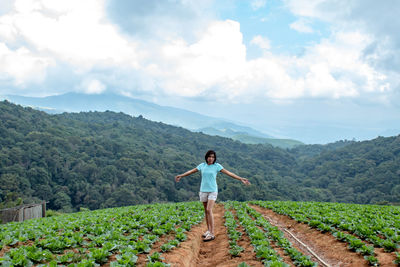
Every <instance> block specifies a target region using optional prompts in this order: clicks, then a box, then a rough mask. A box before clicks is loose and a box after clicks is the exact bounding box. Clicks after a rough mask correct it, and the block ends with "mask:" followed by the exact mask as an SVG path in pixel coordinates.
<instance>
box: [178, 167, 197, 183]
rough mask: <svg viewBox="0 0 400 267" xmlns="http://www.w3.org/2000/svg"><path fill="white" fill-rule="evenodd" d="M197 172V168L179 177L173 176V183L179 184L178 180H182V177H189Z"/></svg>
mask: <svg viewBox="0 0 400 267" xmlns="http://www.w3.org/2000/svg"><path fill="white" fill-rule="evenodd" d="M198 171H199V170H198V169H197V168H194V169H192V170H190V171H187V172H185V173H182V174H179V175H177V176H175V182H179V180H180V179H182V177H185V176H188V175H191V174H193V173H195V172H198Z"/></svg>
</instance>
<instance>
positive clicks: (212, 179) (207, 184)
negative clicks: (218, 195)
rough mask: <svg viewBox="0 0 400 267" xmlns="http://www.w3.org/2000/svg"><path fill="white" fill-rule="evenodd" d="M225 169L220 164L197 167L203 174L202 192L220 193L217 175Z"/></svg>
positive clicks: (203, 164) (202, 164) (205, 164)
mask: <svg viewBox="0 0 400 267" xmlns="http://www.w3.org/2000/svg"><path fill="white" fill-rule="evenodd" d="M223 168H224V167H222V165H221V164H219V163H214V164H211V165H208V164H207V163H205V162H203V163H201V164H199V166H197V169H198V170H199V171H200V172H201V185H200V192H218V186H217V173H218V172H219V171H221V170H222V169H223Z"/></svg>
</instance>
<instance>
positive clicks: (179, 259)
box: [163, 204, 263, 267]
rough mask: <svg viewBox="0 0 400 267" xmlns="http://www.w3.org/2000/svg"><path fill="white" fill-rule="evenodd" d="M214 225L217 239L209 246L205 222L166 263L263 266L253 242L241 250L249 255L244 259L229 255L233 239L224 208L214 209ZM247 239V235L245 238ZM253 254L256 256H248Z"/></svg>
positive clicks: (243, 243) (244, 256)
mask: <svg viewBox="0 0 400 267" xmlns="http://www.w3.org/2000/svg"><path fill="white" fill-rule="evenodd" d="M213 214H214V225H215V233H214V234H215V239H214V240H213V241H209V242H203V239H202V237H201V235H202V233H204V232H205V231H206V230H207V229H206V228H207V227H206V224H205V221H203V222H202V223H201V224H200V225H198V226H195V227H193V228H192V230H191V231H190V232H189V233H187V237H188V238H187V240H186V241H185V242H182V243H181V244H180V246H179V247H178V248H175V249H173V250H172V251H170V252H168V253H164V254H163V257H164V258H165V262H167V263H170V264H171V265H172V266H187V267H195V266H210V267H211V266H212V267H215V266H221V267H236V266H237V265H238V264H240V263H241V262H246V263H247V264H248V265H251V266H254V267H256V266H263V264H262V263H261V262H260V261H258V260H257V259H256V258H255V254H254V252H252V251H253V248H252V246H251V244H250V242H249V241H247V242H246V239H243V240H242V242H241V243H239V245H240V246H242V247H243V248H244V249H245V251H244V252H242V253H241V257H232V256H231V255H230V254H229V243H228V242H229V239H228V235H227V233H226V227H225V226H224V222H225V221H224V218H223V216H224V206H223V205H222V204H216V205H215V207H214V212H213ZM243 236H245V235H243ZM245 252H252V253H245Z"/></svg>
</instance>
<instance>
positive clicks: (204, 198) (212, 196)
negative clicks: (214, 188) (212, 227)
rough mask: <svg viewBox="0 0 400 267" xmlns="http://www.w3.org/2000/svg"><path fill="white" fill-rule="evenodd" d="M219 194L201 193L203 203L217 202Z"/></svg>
mask: <svg viewBox="0 0 400 267" xmlns="http://www.w3.org/2000/svg"><path fill="white" fill-rule="evenodd" d="M217 196H218V192H199V197H200V201H201V202H207V201H208V200H214V201H216V200H217Z"/></svg>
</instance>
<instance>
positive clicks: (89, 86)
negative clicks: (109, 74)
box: [81, 79, 106, 94]
mask: <svg viewBox="0 0 400 267" xmlns="http://www.w3.org/2000/svg"><path fill="white" fill-rule="evenodd" d="M81 87H82V88H83V90H84V92H85V93H87V94H101V93H103V92H104V91H105V90H106V86H105V85H104V84H103V83H102V82H100V81H99V80H97V79H90V80H85V81H84V82H83V83H82V85H81Z"/></svg>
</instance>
